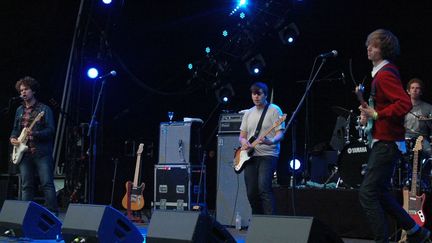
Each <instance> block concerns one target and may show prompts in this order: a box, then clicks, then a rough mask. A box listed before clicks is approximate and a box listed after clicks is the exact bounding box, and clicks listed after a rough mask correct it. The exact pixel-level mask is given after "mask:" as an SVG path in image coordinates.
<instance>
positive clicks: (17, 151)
mask: <svg viewBox="0 0 432 243" xmlns="http://www.w3.org/2000/svg"><path fill="white" fill-rule="evenodd" d="M43 115H45V112H44V111H42V112H40V113H39V114H38V115H37V116H36V118H35V119H34V120H33V122H32V123H31V124H30V126H29V127H25V128H23V130H22V131H21V134H20V136H19V137H18V138H17V140H18V141H19V142H20V143H19V144H18V145H14V147H13V149H12V163H14V164H18V163H19V162H21V159H22V157H23V155H24V153H25V152H26V151H27V149H28V146H27V140H28V134H29V132H30V131H31V130H32V129H33V127H34V125H35V124H36V122H38V121H40V119H41V118H42V117H43Z"/></svg>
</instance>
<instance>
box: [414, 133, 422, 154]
mask: <svg viewBox="0 0 432 243" xmlns="http://www.w3.org/2000/svg"><path fill="white" fill-rule="evenodd" d="M422 143H423V136H419V137H418V138H417V139H416V142H415V145H414V148H413V151H414V152H418V151H420V150H422Z"/></svg>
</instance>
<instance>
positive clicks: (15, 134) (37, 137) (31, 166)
mask: <svg viewBox="0 0 432 243" xmlns="http://www.w3.org/2000/svg"><path fill="white" fill-rule="evenodd" d="M15 88H16V90H17V91H18V93H19V94H20V97H21V98H22V100H23V103H22V105H21V106H19V107H18V108H17V111H16V114H15V121H14V126H13V130H12V133H11V136H10V143H11V144H12V145H13V146H14V150H15V151H17V150H16V148H18V146H19V145H20V144H21V142H23V143H25V141H22V140H20V138H22V137H21V136H22V135H26V137H27V143H26V144H25V145H27V146H28V149H27V150H26V151H25V152H24V154H23V156H22V159H21V160H20V161H17V163H18V166H19V170H20V174H21V196H22V200H24V201H32V200H33V198H34V195H35V192H36V183H35V182H36V181H35V179H36V178H35V176H36V175H37V176H39V181H40V184H41V188H42V190H43V192H44V196H45V203H46V207H47V208H48V209H49V210H51V211H52V212H54V213H57V212H58V208H57V199H56V192H55V188H54V175H53V171H54V161H53V158H52V151H53V140H54V139H53V138H54V130H55V128H54V118H53V113H52V111H51V109H50V108H49V107H48V106H47V105H45V104H42V103H41V102H39V101H37V99H36V98H35V96H34V95H35V94H36V92H37V91H38V89H39V83H38V82H37V81H36V80H35V79H34V78H32V77H29V76H27V77H24V78H21V79H20V80H18V81H17V82H16V84H15ZM41 115H42V116H41ZM39 117H40V119H39V120H38V119H37V118H39ZM31 125H33V127H32V129H30V127H31ZM12 159H13V161H14V158H12ZM14 163H15V161H14Z"/></svg>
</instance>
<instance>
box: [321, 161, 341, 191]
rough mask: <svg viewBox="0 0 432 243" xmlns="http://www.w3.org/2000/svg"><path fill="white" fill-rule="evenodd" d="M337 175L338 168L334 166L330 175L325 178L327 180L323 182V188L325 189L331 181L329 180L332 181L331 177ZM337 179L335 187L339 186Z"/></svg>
mask: <svg viewBox="0 0 432 243" xmlns="http://www.w3.org/2000/svg"><path fill="white" fill-rule="evenodd" d="M337 173H338V167H337V166H334V167H333V169H332V173H331V174H330V176H329V177H328V178H327V180H326V181H325V182H324V187H323V188H326V186H327V184H328V183H329V182H330V181H331V179H333V177H335V175H336V174H337ZM339 179H340V178H338V183H337V185H339ZM336 188H337V186H336Z"/></svg>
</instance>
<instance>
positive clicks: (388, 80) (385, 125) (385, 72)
mask: <svg viewBox="0 0 432 243" xmlns="http://www.w3.org/2000/svg"><path fill="white" fill-rule="evenodd" d="M373 85H375V87H376V94H375V110H376V112H378V119H377V120H376V121H375V125H374V129H373V132H372V135H373V138H374V139H378V140H383V141H400V140H403V139H404V138H405V128H404V125H403V124H404V116H405V115H406V114H407V113H408V112H409V111H410V110H411V108H412V104H411V100H410V98H409V96H408V94H407V93H406V92H405V90H404V89H403V87H402V83H401V80H400V78H399V72H398V69H397V67H396V66H395V65H393V64H391V63H389V64H386V65H385V66H384V67H382V68H381V69H380V70H379V71H378V73H377V74H376V75H375V77H374V79H373V81H372V86H373Z"/></svg>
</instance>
